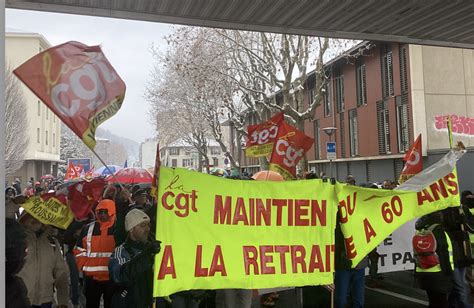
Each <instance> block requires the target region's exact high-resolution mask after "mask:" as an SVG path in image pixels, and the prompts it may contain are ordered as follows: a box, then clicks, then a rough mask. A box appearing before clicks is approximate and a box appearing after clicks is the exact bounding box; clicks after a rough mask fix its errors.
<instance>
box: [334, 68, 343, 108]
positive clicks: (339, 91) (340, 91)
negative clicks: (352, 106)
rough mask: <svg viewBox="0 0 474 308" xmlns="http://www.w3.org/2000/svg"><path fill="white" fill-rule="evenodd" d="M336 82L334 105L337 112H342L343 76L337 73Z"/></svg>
mask: <svg viewBox="0 0 474 308" xmlns="http://www.w3.org/2000/svg"><path fill="white" fill-rule="evenodd" d="M335 83H336V107H337V112H338V113H340V112H344V76H343V75H339V76H337V77H336V78H335Z"/></svg>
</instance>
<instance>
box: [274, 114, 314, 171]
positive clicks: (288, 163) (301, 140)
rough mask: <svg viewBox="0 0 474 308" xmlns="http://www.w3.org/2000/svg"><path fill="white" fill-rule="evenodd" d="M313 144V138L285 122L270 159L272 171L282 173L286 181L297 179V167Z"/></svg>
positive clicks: (279, 129)
mask: <svg viewBox="0 0 474 308" xmlns="http://www.w3.org/2000/svg"><path fill="white" fill-rule="evenodd" d="M313 142H314V139H313V138H311V137H308V136H306V135H305V134H304V133H303V132H302V131H300V130H298V129H297V128H296V127H293V126H291V125H289V124H287V123H286V122H284V121H283V122H282V123H281V125H280V127H279V128H278V135H277V138H276V140H275V145H274V147H273V152H272V157H271V159H270V170H272V171H276V172H278V173H280V174H281V175H282V176H283V178H285V180H290V179H294V178H296V165H297V164H298V162H299V161H300V160H301V158H303V155H304V154H305V153H306V152H307V151H308V150H309V149H310V148H311V146H312V145H313Z"/></svg>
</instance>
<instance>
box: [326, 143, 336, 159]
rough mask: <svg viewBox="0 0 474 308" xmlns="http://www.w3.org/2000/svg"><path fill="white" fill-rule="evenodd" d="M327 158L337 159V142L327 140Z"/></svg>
mask: <svg viewBox="0 0 474 308" xmlns="http://www.w3.org/2000/svg"><path fill="white" fill-rule="evenodd" d="M326 153H327V159H336V143H335V142H326Z"/></svg>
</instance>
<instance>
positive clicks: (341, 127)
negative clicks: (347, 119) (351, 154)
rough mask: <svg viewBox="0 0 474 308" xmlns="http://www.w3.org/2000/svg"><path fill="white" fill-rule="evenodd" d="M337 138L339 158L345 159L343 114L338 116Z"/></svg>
mask: <svg viewBox="0 0 474 308" xmlns="http://www.w3.org/2000/svg"><path fill="white" fill-rule="evenodd" d="M339 133H340V135H339V137H340V142H339V143H340V144H341V157H346V144H345V138H344V137H345V134H344V113H343V112H341V113H340V114H339Z"/></svg>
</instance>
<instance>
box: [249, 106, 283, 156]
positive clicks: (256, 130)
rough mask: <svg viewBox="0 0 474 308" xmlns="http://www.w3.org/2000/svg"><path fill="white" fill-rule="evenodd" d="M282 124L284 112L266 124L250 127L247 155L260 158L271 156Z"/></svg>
mask: <svg viewBox="0 0 474 308" xmlns="http://www.w3.org/2000/svg"><path fill="white" fill-rule="evenodd" d="M282 122H283V112H280V113H277V114H276V115H274V116H273V117H272V118H271V119H270V120H268V121H266V122H264V123H260V124H256V125H249V126H248V127H247V145H246V149H245V155H247V156H248V157H260V156H267V155H269V154H271V153H272V149H273V144H274V142H275V138H276V137H277V135H278V127H279V126H280V124H281V123H282Z"/></svg>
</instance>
